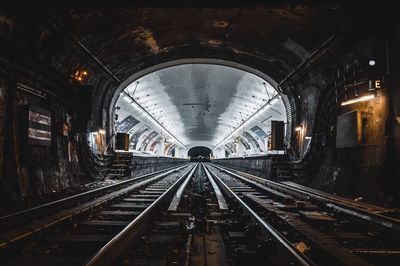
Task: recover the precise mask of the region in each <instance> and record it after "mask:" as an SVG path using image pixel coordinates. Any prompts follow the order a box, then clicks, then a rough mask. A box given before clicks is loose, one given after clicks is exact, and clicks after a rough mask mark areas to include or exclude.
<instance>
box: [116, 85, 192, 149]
mask: <svg viewBox="0 0 400 266" xmlns="http://www.w3.org/2000/svg"><path fill="white" fill-rule="evenodd" d="M122 93H123V94H124V95H123V96H124V97H127V98H128V99H129V100H130V101H131V103H134V104H135V105H136V107H138V108H139V110H140V111H142V112H143V113H144V114H145V115H146V116H147V117H149V118H150V119H151V120H153V121H154V122H155V123H156V125H157V126H158V127H159V128H160V129H161V130H164V131H165V132H166V133H167V134H168V136H170V137H171V138H172V139H174V140H175V141H176V142H177V143H178V144H179V145H180V146H182V148H184V149H186V150H187V148H186V146H185V145H183V143H182V142H180V141H179V140H178V139H177V138H176V137H175V136H174V135H172V134H171V132H169V131H168V130H167V129H166V128H165V127H164V126H163V125H161V123H160V122H158V120H157V119H155V118H154V117H153V116H152V115H151V114H150V113H149V112H148V111H147V110H146V109H145V108H143V106H141V105H140V104H139V103H138V102H137V101H135V99H133V98H132V97H131V96H130V95H129V94H128V93H126V92H125V91H123V92H122Z"/></svg>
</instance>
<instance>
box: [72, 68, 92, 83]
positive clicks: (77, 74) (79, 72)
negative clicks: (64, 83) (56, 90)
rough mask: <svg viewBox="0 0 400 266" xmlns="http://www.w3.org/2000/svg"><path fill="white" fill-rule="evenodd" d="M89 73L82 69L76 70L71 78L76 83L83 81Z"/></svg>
mask: <svg viewBox="0 0 400 266" xmlns="http://www.w3.org/2000/svg"><path fill="white" fill-rule="evenodd" d="M88 74H89V72H88V71H87V70H83V69H77V70H76V71H75V73H74V75H73V78H74V79H75V80H77V81H83V80H84V79H85V78H87V76H88Z"/></svg>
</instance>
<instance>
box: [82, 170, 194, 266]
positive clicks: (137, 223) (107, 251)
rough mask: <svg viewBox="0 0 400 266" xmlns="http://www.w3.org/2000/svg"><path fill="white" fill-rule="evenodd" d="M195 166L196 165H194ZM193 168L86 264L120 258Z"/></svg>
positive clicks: (91, 265) (93, 265)
mask: <svg viewBox="0 0 400 266" xmlns="http://www.w3.org/2000/svg"><path fill="white" fill-rule="evenodd" d="M193 167H195V166H193ZM191 170H192V169H188V170H187V171H185V173H184V174H183V175H182V176H181V177H180V178H179V179H178V180H177V181H176V182H175V183H174V184H173V185H172V186H170V187H169V188H168V189H167V190H166V191H165V192H164V193H163V194H162V195H161V196H160V197H159V198H157V199H156V200H155V201H154V202H153V203H152V204H151V205H150V206H149V207H147V209H145V210H144V211H143V212H142V213H141V214H140V215H139V216H137V217H136V218H135V219H134V220H133V221H132V222H130V223H129V224H128V225H127V226H126V227H125V228H124V229H123V230H122V231H121V232H119V233H118V234H117V235H116V236H115V237H113V238H112V239H111V240H110V241H109V242H108V243H107V244H106V245H104V246H103V247H102V248H101V249H100V250H99V251H98V252H97V253H96V254H95V255H94V256H93V257H92V258H90V259H89V260H88V261H87V262H86V264H85V265H87V266H95V265H96V266H99V265H113V262H114V261H115V260H116V259H117V258H119V257H120V256H121V255H122V254H123V253H124V252H125V250H126V248H127V247H128V246H129V245H131V244H132V241H134V239H135V238H136V237H137V236H138V235H139V234H140V233H141V232H142V231H143V230H144V229H145V228H147V227H148V226H149V225H150V223H149V221H150V218H152V217H153V215H154V214H156V213H157V211H158V210H159V209H160V208H161V205H162V203H164V202H165V201H166V199H168V198H170V197H171V196H172V193H174V192H175V191H176V190H177V188H178V186H179V185H180V184H181V183H182V182H183V180H184V179H185V177H186V176H187V175H188V173H189V172H190V171H191Z"/></svg>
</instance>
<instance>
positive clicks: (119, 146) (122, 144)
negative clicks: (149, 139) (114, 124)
mask: <svg viewBox="0 0 400 266" xmlns="http://www.w3.org/2000/svg"><path fill="white" fill-rule="evenodd" d="M115 149H116V150H124V151H128V150H129V134H128V133H117V135H116V137H115Z"/></svg>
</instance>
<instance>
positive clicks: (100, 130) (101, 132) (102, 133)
mask: <svg viewBox="0 0 400 266" xmlns="http://www.w3.org/2000/svg"><path fill="white" fill-rule="evenodd" d="M98 133H99V134H100V135H104V134H106V131H105V130H104V129H102V128H100V129H99V131H98Z"/></svg>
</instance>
